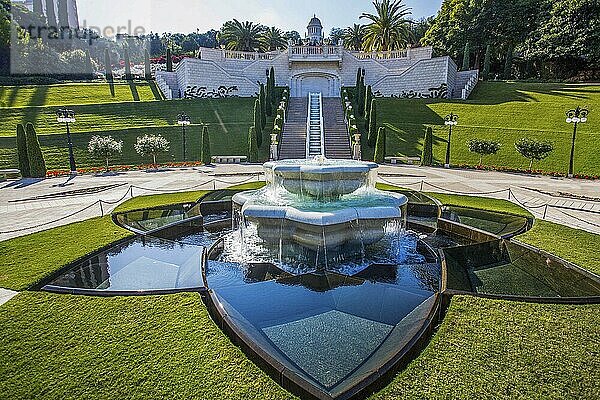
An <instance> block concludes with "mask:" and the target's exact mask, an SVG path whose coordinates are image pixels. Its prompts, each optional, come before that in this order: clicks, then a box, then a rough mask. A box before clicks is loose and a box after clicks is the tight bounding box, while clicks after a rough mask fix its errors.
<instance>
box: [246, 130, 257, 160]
mask: <svg viewBox="0 0 600 400" xmlns="http://www.w3.org/2000/svg"><path fill="white" fill-rule="evenodd" d="M248 162H250V163H255V162H258V144H257V143H256V129H254V127H253V126H251V127H250V129H249V130H248Z"/></svg>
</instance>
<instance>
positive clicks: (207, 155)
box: [200, 125, 212, 165]
mask: <svg viewBox="0 0 600 400" xmlns="http://www.w3.org/2000/svg"><path fill="white" fill-rule="evenodd" d="M200 161H202V163H203V164H204V165H210V164H211V163H212V154H211V152H210V136H209V133H208V125H204V126H203V127H202V152H201V154H200Z"/></svg>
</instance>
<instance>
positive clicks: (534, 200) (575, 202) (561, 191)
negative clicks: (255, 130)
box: [0, 165, 600, 241]
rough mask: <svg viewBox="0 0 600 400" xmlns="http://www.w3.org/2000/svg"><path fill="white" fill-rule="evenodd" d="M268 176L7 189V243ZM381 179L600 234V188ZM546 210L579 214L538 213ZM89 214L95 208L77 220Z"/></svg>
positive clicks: (542, 180) (423, 177) (96, 180)
mask: <svg viewBox="0 0 600 400" xmlns="http://www.w3.org/2000/svg"><path fill="white" fill-rule="evenodd" d="M261 172H262V166H260V165H219V166H216V167H214V168H208V167H201V168H189V169H178V170H169V171H162V172H145V171H136V172H129V173H123V174H118V175H109V176H102V175H99V176H92V175H85V176H78V177H75V178H74V179H71V180H69V179H68V178H66V177H65V178H54V179H46V180H40V181H36V180H28V181H9V182H2V183H0V241H1V240H6V239H9V238H13V237H17V236H22V235H25V234H28V233H32V232H36V231H40V230H44V229H48V228H51V227H55V226H60V225H64V224H67V223H71V222H75V221H81V220H84V219H88V218H91V217H94V216H99V215H100V214H101V212H104V213H105V214H106V213H109V212H111V211H112V210H113V209H114V207H116V205H117V204H118V203H119V202H121V201H125V199H127V198H130V197H131V193H128V192H127V191H128V189H129V188H130V186H131V185H133V186H134V188H133V195H134V196H139V195H144V194H154V193H160V192H162V191H182V190H202V189H220V188H224V187H227V186H230V185H233V184H237V183H241V182H246V181H257V180H259V179H264V176H259V175H258V174H260V173H261ZM380 175H381V180H382V181H383V180H385V181H387V182H391V183H394V184H397V185H399V186H404V187H407V188H411V189H415V190H419V189H421V186H422V189H423V190H424V191H432V192H445V191H447V190H450V191H456V192H463V193H472V194H477V193H488V192H495V191H500V190H505V191H504V192H500V193H490V194H484V195H483V196H487V197H494V198H508V195H509V192H508V190H507V189H509V188H510V189H511V193H512V196H511V200H512V201H515V202H517V201H520V202H522V203H524V204H525V205H527V206H528V207H529V208H530V211H532V213H533V214H534V215H535V216H536V217H539V218H541V217H542V216H543V214H544V212H546V219H548V220H550V221H554V222H559V223H562V224H565V225H568V226H573V227H577V228H581V229H585V230H588V231H590V232H594V233H598V234H600V182H593V181H581V180H571V179H566V178H551V177H543V176H527V175H517V174H508V173H499V172H488V171H463V170H444V169H438V168H422V167H412V166H384V167H382V168H380ZM422 182H424V183H422ZM432 185H435V186H432ZM142 188H143V189H142ZM567 194H570V195H572V196H579V197H581V199H576V198H572V197H570V196H568V195H567ZM124 196H125V198H124ZM41 197H43V198H41ZM98 200H103V201H107V202H116V204H114V205H107V204H104V206H103V208H102V210H101V208H100V206H99V205H98V204H97V202H98ZM94 203H96V204H95V205H93V204H94ZM544 204H549V205H552V206H557V207H568V208H571V209H572V210H571V209H564V208H554V207H549V208H548V209H547V210H546V207H539V206H540V205H544ZM92 205H93V206H92ZM85 207H89V208H88V209H86V210H84V211H82V212H79V213H77V214H75V215H71V214H73V213H75V212H77V211H79V210H82V209H83V208H85ZM65 217H66V218H65ZM57 220H59V221H57ZM55 221H57V222H55Z"/></svg>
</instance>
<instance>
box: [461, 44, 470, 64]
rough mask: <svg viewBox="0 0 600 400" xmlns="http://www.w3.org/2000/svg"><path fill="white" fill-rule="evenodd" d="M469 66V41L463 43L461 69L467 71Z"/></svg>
mask: <svg viewBox="0 0 600 400" xmlns="http://www.w3.org/2000/svg"><path fill="white" fill-rule="evenodd" d="M470 68H471V46H469V42H467V43H465V50H464V52H463V62H462V70H463V71H468V70H469V69H470Z"/></svg>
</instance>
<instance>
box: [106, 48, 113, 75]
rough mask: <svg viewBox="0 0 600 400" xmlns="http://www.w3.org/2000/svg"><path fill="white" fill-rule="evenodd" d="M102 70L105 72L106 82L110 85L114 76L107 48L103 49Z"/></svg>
mask: <svg viewBox="0 0 600 400" xmlns="http://www.w3.org/2000/svg"><path fill="white" fill-rule="evenodd" d="M104 68H105V71H106V72H105V75H106V81H107V82H109V83H112V82H113V80H114V76H113V71H112V62H111V61H110V50H108V48H106V49H104Z"/></svg>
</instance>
